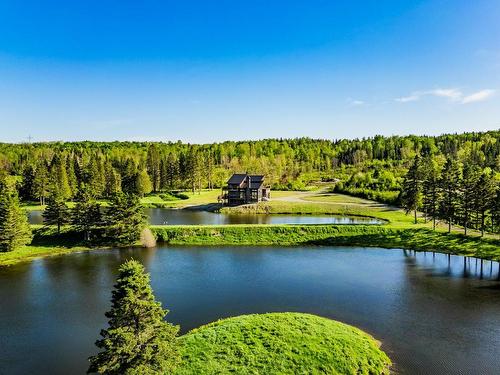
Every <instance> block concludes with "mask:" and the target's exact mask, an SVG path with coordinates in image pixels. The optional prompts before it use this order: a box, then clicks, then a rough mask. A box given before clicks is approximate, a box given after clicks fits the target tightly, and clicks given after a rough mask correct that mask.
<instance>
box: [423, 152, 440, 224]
mask: <svg viewBox="0 0 500 375" xmlns="http://www.w3.org/2000/svg"><path fill="white" fill-rule="evenodd" d="M422 164H423V167H422V169H423V172H422V173H423V183H422V195H423V209H424V213H425V215H426V217H430V218H431V219H432V228H433V229H436V218H437V216H438V209H439V198H440V197H439V179H440V176H441V168H440V166H439V164H438V162H437V161H436V160H435V159H434V158H433V157H432V156H430V155H429V156H426V157H425V158H424V160H423V163H422Z"/></svg>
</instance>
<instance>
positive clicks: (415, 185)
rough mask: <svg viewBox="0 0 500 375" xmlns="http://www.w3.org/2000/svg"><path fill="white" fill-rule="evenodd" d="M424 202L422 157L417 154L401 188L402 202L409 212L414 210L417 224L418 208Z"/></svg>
mask: <svg viewBox="0 0 500 375" xmlns="http://www.w3.org/2000/svg"><path fill="white" fill-rule="evenodd" d="M421 202H422V171H421V165H420V157H419V156H418V155H417V156H415V159H414V160H413V164H412V165H411V166H410V169H409V170H408V173H407V174H406V176H405V180H404V182H403V188H402V190H401V203H402V205H403V207H404V209H405V211H406V213H409V212H410V211H413V213H414V218H415V224H417V210H418V209H419V207H420V205H421Z"/></svg>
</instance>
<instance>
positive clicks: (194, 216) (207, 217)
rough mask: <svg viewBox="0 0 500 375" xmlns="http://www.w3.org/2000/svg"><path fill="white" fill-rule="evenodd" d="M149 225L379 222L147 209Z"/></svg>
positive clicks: (32, 216) (37, 218) (38, 216)
mask: <svg viewBox="0 0 500 375" xmlns="http://www.w3.org/2000/svg"><path fill="white" fill-rule="evenodd" d="M144 212H145V213H146V215H147V216H148V219H149V222H150V223H151V224H153V225H226V224H380V223H381V221H380V220H377V219H373V218H366V217H352V216H337V215H255V214H250V215H239V214H237V215H235V214H232V215H230V214H217V213H213V212H207V211H194V210H176V209H168V208H147V209H145V210H144ZM28 218H29V221H30V223H31V224H43V217H42V211H31V212H29V213H28Z"/></svg>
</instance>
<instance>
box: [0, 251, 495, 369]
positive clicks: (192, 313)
mask: <svg viewBox="0 0 500 375" xmlns="http://www.w3.org/2000/svg"><path fill="white" fill-rule="evenodd" d="M129 258H136V259H138V260H140V261H141V262H143V263H144V264H145V265H146V268H147V269H148V271H149V272H150V273H151V281H152V285H153V288H154V291H155V294H156V296H157V298H158V299H159V300H160V301H161V302H162V303H163V305H164V306H165V307H167V308H169V309H170V310H171V312H170V313H169V314H168V319H169V320H170V321H171V322H174V323H176V324H180V325H181V327H182V332H185V331H187V330H189V329H192V328H194V327H197V326H200V325H202V324H205V323H208V322H211V321H214V320H216V319H219V318H223V317H228V316H234V315H239V314H248V313H264V312H271V311H301V312H309V313H313V314H318V315H321V316H325V317H329V318H333V319H337V320H340V321H343V322H346V323H349V324H353V325H355V326H358V327H360V328H362V329H364V330H366V331H368V332H369V333H371V334H373V335H374V336H375V337H376V338H377V339H379V340H381V341H382V342H383V349H384V350H385V351H387V353H388V354H389V355H390V357H391V358H392V359H393V361H394V362H395V369H396V370H397V372H398V373H404V374H458V373H461V374H498V373H499V368H500V365H499V364H500V362H499V358H500V282H499V281H498V280H497V279H498V277H499V276H498V263H490V262H484V263H483V267H482V271H481V262H480V261H478V262H476V260H475V259H470V260H468V261H467V262H466V264H465V271H464V263H463V258H461V257H455V256H452V257H451V259H450V263H448V257H447V256H446V255H442V254H435V256H433V254H432V253H426V254H424V253H417V254H414V253H410V252H407V251H403V250H386V249H366V248H346V247H292V248H290V247H287V248H281V247H223V248H204V247H159V248H155V249H122V250H103V251H93V252H84V253H78V254H72V255H65V256H59V257H52V258H45V259H40V260H36V261H33V262H31V263H24V264H18V265H14V266H11V267H4V268H0V301H1V305H0V340H1V345H0V352H1V355H0V373H1V374H10V375H12V374H52V375H54V374H83V373H84V372H85V370H86V368H87V361H86V358H87V357H88V356H89V355H92V354H93V353H95V351H96V348H95V347H94V341H95V340H96V339H97V338H98V334H99V330H100V329H101V328H103V327H105V326H106V318H105V317H104V312H105V311H107V310H108V309H109V307H110V302H109V299H110V296H111V290H112V285H113V283H114V279H115V276H116V272H117V268H118V266H119V265H120V264H121V263H122V262H123V261H125V260H126V259H129Z"/></svg>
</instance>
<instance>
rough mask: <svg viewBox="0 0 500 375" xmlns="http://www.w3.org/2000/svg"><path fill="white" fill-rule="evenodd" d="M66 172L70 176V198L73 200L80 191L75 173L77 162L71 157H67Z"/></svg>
mask: <svg viewBox="0 0 500 375" xmlns="http://www.w3.org/2000/svg"><path fill="white" fill-rule="evenodd" d="M66 172H67V175H68V184H69V188H70V191H71V196H70V197H69V198H72V197H73V196H74V195H75V194H76V192H77V191H78V179H77V176H76V172H75V162H74V161H73V160H72V158H71V157H70V156H68V157H66Z"/></svg>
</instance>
